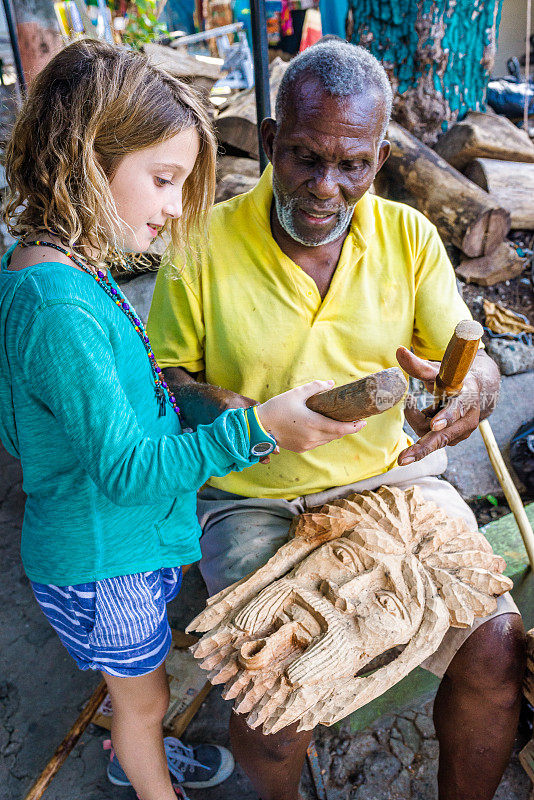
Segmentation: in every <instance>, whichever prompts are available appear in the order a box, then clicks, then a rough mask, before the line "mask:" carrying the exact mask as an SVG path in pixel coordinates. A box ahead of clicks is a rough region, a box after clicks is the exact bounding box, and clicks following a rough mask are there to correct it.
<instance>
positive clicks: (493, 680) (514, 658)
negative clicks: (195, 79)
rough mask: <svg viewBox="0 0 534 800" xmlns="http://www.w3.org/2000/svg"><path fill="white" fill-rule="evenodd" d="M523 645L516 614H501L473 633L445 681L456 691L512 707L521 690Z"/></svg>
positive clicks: (524, 652) (521, 624)
mask: <svg viewBox="0 0 534 800" xmlns="http://www.w3.org/2000/svg"><path fill="white" fill-rule="evenodd" d="M525 665H526V643H525V631H524V628H523V622H522V620H521V617H520V616H519V614H501V615H500V616H498V617H494V618H493V619H490V620H488V622H485V623H484V624H483V625H481V626H480V627H479V628H477V629H476V631H474V633H472V634H471V636H470V637H469V638H468V639H467V641H466V642H464V644H463V645H462V647H461V648H460V649H459V651H458V652H457V653H456V655H455V656H454V658H453V660H452V661H451V663H450V665H449V667H448V669H447V672H446V673H445V678H446V679H448V680H450V681H452V683H453V685H454V686H455V688H456V689H457V690H460V691H462V690H463V691H465V692H473V693H476V694H477V695H478V696H479V697H481V696H482V695H486V696H491V697H493V699H494V701H495V702H498V703H499V704H502V705H513V704H514V703H515V702H516V701H517V697H518V695H519V693H520V690H521V685H522V681H523V676H524V671H525Z"/></svg>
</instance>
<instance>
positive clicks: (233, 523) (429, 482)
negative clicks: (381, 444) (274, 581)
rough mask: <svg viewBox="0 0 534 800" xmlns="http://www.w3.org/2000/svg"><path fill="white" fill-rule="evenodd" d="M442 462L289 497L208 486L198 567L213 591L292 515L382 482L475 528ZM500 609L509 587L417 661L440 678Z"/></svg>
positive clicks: (250, 566) (441, 456) (268, 551)
mask: <svg viewBox="0 0 534 800" xmlns="http://www.w3.org/2000/svg"><path fill="white" fill-rule="evenodd" d="M446 463H447V461H446V455H445V453H444V452H443V451H438V452H436V453H432V454H431V455H430V456H427V458H425V459H422V460H421V461H417V462H415V463H413V464H410V465H409V466H407V467H395V468H394V469H392V470H390V471H389V472H385V473H382V474H381V475H377V476H376V477H374V478H368V479H367V480H364V481H359V482H358V483H351V484H350V485H348V486H341V487H338V488H333V489H327V490H326V491H324V492H318V493H316V494H308V495H304V496H302V497H297V498H295V499H294V500H271V499H268V498H257V497H250V498H249V497H242V496H241V495H237V494H230V492H224V491H222V490H221V489H215V488H213V487H207V488H206V489H204V490H203V491H202V492H201V493H200V494H199V498H198V516H199V520H200V524H201V526H202V529H203V536H202V539H201V540H200V544H201V548H202V560H201V562H200V571H201V572H202V575H203V577H204V580H205V581H206V585H207V587H208V592H209V594H210V595H212V594H216V593H217V592H219V591H220V590H221V589H224V588H225V587H226V586H229V585H230V584H231V583H234V582H235V581H238V580H240V579H241V578H242V577H243V576H244V575H247V574H248V573H249V572H252V571H253V570H255V569H257V568H258V567H261V566H262V565H263V564H265V562H266V561H267V560H268V559H269V558H270V557H271V556H272V555H273V553H275V552H276V550H278V548H279V547H281V545H283V544H284V542H286V541H287V535H288V531H289V526H290V524H291V521H292V519H293V517H295V516H297V515H298V514H301V513H303V512H304V511H308V510H309V509H310V508H313V507H317V506H322V505H324V504H325V503H330V502H332V500H335V499H337V498H339V497H345V496H347V495H348V494H352V493H353V492H362V491H364V490H365V489H370V490H373V489H377V488H378V487H379V486H384V485H388V486H398V487H399V488H400V489H407V488H408V487H410V486H414V485H415V486H419V488H420V489H421V492H422V494H423V496H424V497H425V498H426V499H427V500H432V501H434V502H435V503H436V504H437V505H439V506H441V507H442V508H443V509H444V510H445V511H446V512H447V513H448V514H449V515H450V516H451V517H463V519H465V521H466V522H467V524H468V525H469V526H470V527H471V528H473V530H476V529H477V523H476V519H475V516H474V514H473V512H472V511H471V509H470V508H469V506H468V505H467V504H466V503H465V502H464V501H463V500H462V498H461V497H460V495H459V494H458V492H457V491H456V489H454V488H453V487H452V486H451V485H450V483H447V482H446V481H443V480H439V479H438V478H436V477H435V476H436V475H439V474H441V473H442V472H443V471H444V470H445V467H446ZM500 614H519V611H518V609H517V606H516V604H515V603H514V601H513V599H512V597H511V596H510V594H509V593H508V592H507V593H506V594H504V595H502V597H500V598H499V600H498V606H497V610H496V611H495V612H494V613H493V614H490V616H488V617H481V618H479V619H477V620H476V621H475V622H474V623H473V625H472V626H471V627H470V628H450V629H449V631H448V632H447V633H446V634H445V638H444V639H443V641H442V643H441V645H440V646H439V648H438V650H436V652H435V653H434V654H433V655H432V656H430V657H429V658H427V659H426V660H425V661H423V662H422V664H421V666H422V667H424V668H425V669H427V670H429V672H433V673H434V675H437V676H438V677H439V678H441V677H443V675H444V674H445V672H446V670H447V667H448V666H449V664H450V662H451V661H452V659H453V657H454V655H455V654H456V653H457V652H458V650H459V649H460V647H461V646H462V644H463V643H464V642H465V641H466V639H467V638H468V637H469V636H470V635H471V634H472V633H473V631H474V630H476V629H477V628H478V627H479V626H480V625H482V624H483V623H484V622H487V621H488V619H492V617H497V616H499V615H500Z"/></svg>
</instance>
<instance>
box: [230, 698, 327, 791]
mask: <svg viewBox="0 0 534 800" xmlns="http://www.w3.org/2000/svg"><path fill="white" fill-rule="evenodd" d="M245 720H246V718H245V717H244V716H243V715H241V714H234V713H232V717H231V719H230V740H231V742H232V752H233V754H234V757H235V759H236V761H238V762H239V764H240V765H241V767H242V768H243V770H244V771H245V772H246V774H247V776H248V777H249V779H250V781H251V783H252V785H253V786H254V788H255V789H256V791H257V792H258V794H259V796H260V797H261V800H297V798H298V790H299V783H300V774H301V772H302V767H303V765H304V759H305V758H306V750H307V749H308V745H309V743H310V741H311V737H312V731H301V733H297V723H295V724H294V725H289V726H288V727H287V728H283V729H282V730H281V731H279V732H278V733H273V734H271V735H269V736H264V734H263V733H261V729H255V730H252V729H251V728H249V727H248V725H247V723H246V721H245Z"/></svg>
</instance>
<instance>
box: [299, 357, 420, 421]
mask: <svg viewBox="0 0 534 800" xmlns="http://www.w3.org/2000/svg"><path fill="white" fill-rule="evenodd" d="M407 388H408V383H407V381H406V378H405V377H404V374H403V372H402V370H401V369H399V368H398V367H390V368H389V369H384V370H382V372H376V373H375V374H373V375H367V376H366V377H365V378H361V380H359V381H354V382H353V383H346V384H345V385H344V386H335V387H334V388H333V389H329V390H328V391H327V392H319V393H318V394H314V395H313V396H312V397H309V398H308V399H307V400H306V405H307V406H308V408H311V410H312V411H316V412H317V413H318V414H322V415H323V416H325V417H330V419H336V420H338V421H339V422H352V421H353V420H356V419H365V418H366V417H372V416H373V415H374V414H381V413H382V412H383V411H387V410H388V409H390V408H393V406H394V405H396V404H397V403H398V402H399V400H400V399H401V398H402V397H403V395H404V393H405V392H406V390H407Z"/></svg>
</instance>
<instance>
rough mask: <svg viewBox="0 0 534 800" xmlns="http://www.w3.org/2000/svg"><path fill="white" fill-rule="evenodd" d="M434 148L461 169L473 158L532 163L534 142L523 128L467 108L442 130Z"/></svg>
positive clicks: (533, 160) (496, 115)
mask: <svg viewBox="0 0 534 800" xmlns="http://www.w3.org/2000/svg"><path fill="white" fill-rule="evenodd" d="M434 150H435V151H436V153H439V155H440V156H441V157H442V158H444V159H445V161H447V162H448V163H449V164H451V165H452V166H453V167H455V168H456V169H458V170H460V171H461V172H463V170H464V168H465V167H466V166H467V165H468V164H469V162H470V161H473V159H475V158H498V159H501V160H503V161H522V162H528V163H534V144H532V142H531V141H530V139H529V137H528V136H527V134H526V133H525V132H524V131H520V130H519V128H516V126H515V125H514V124H513V122H510V120H509V119H507V118H506V117H503V116H501V115H499V114H482V113H481V112H480V111H470V112H469V114H467V115H466V117H465V118H464V119H463V120H462V121H461V122H458V123H457V124H456V125H454V126H453V127H452V128H450V130H448V131H447V133H444V134H443V136H441V137H440V138H439V139H438V141H437V143H436V145H435V146H434Z"/></svg>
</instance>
